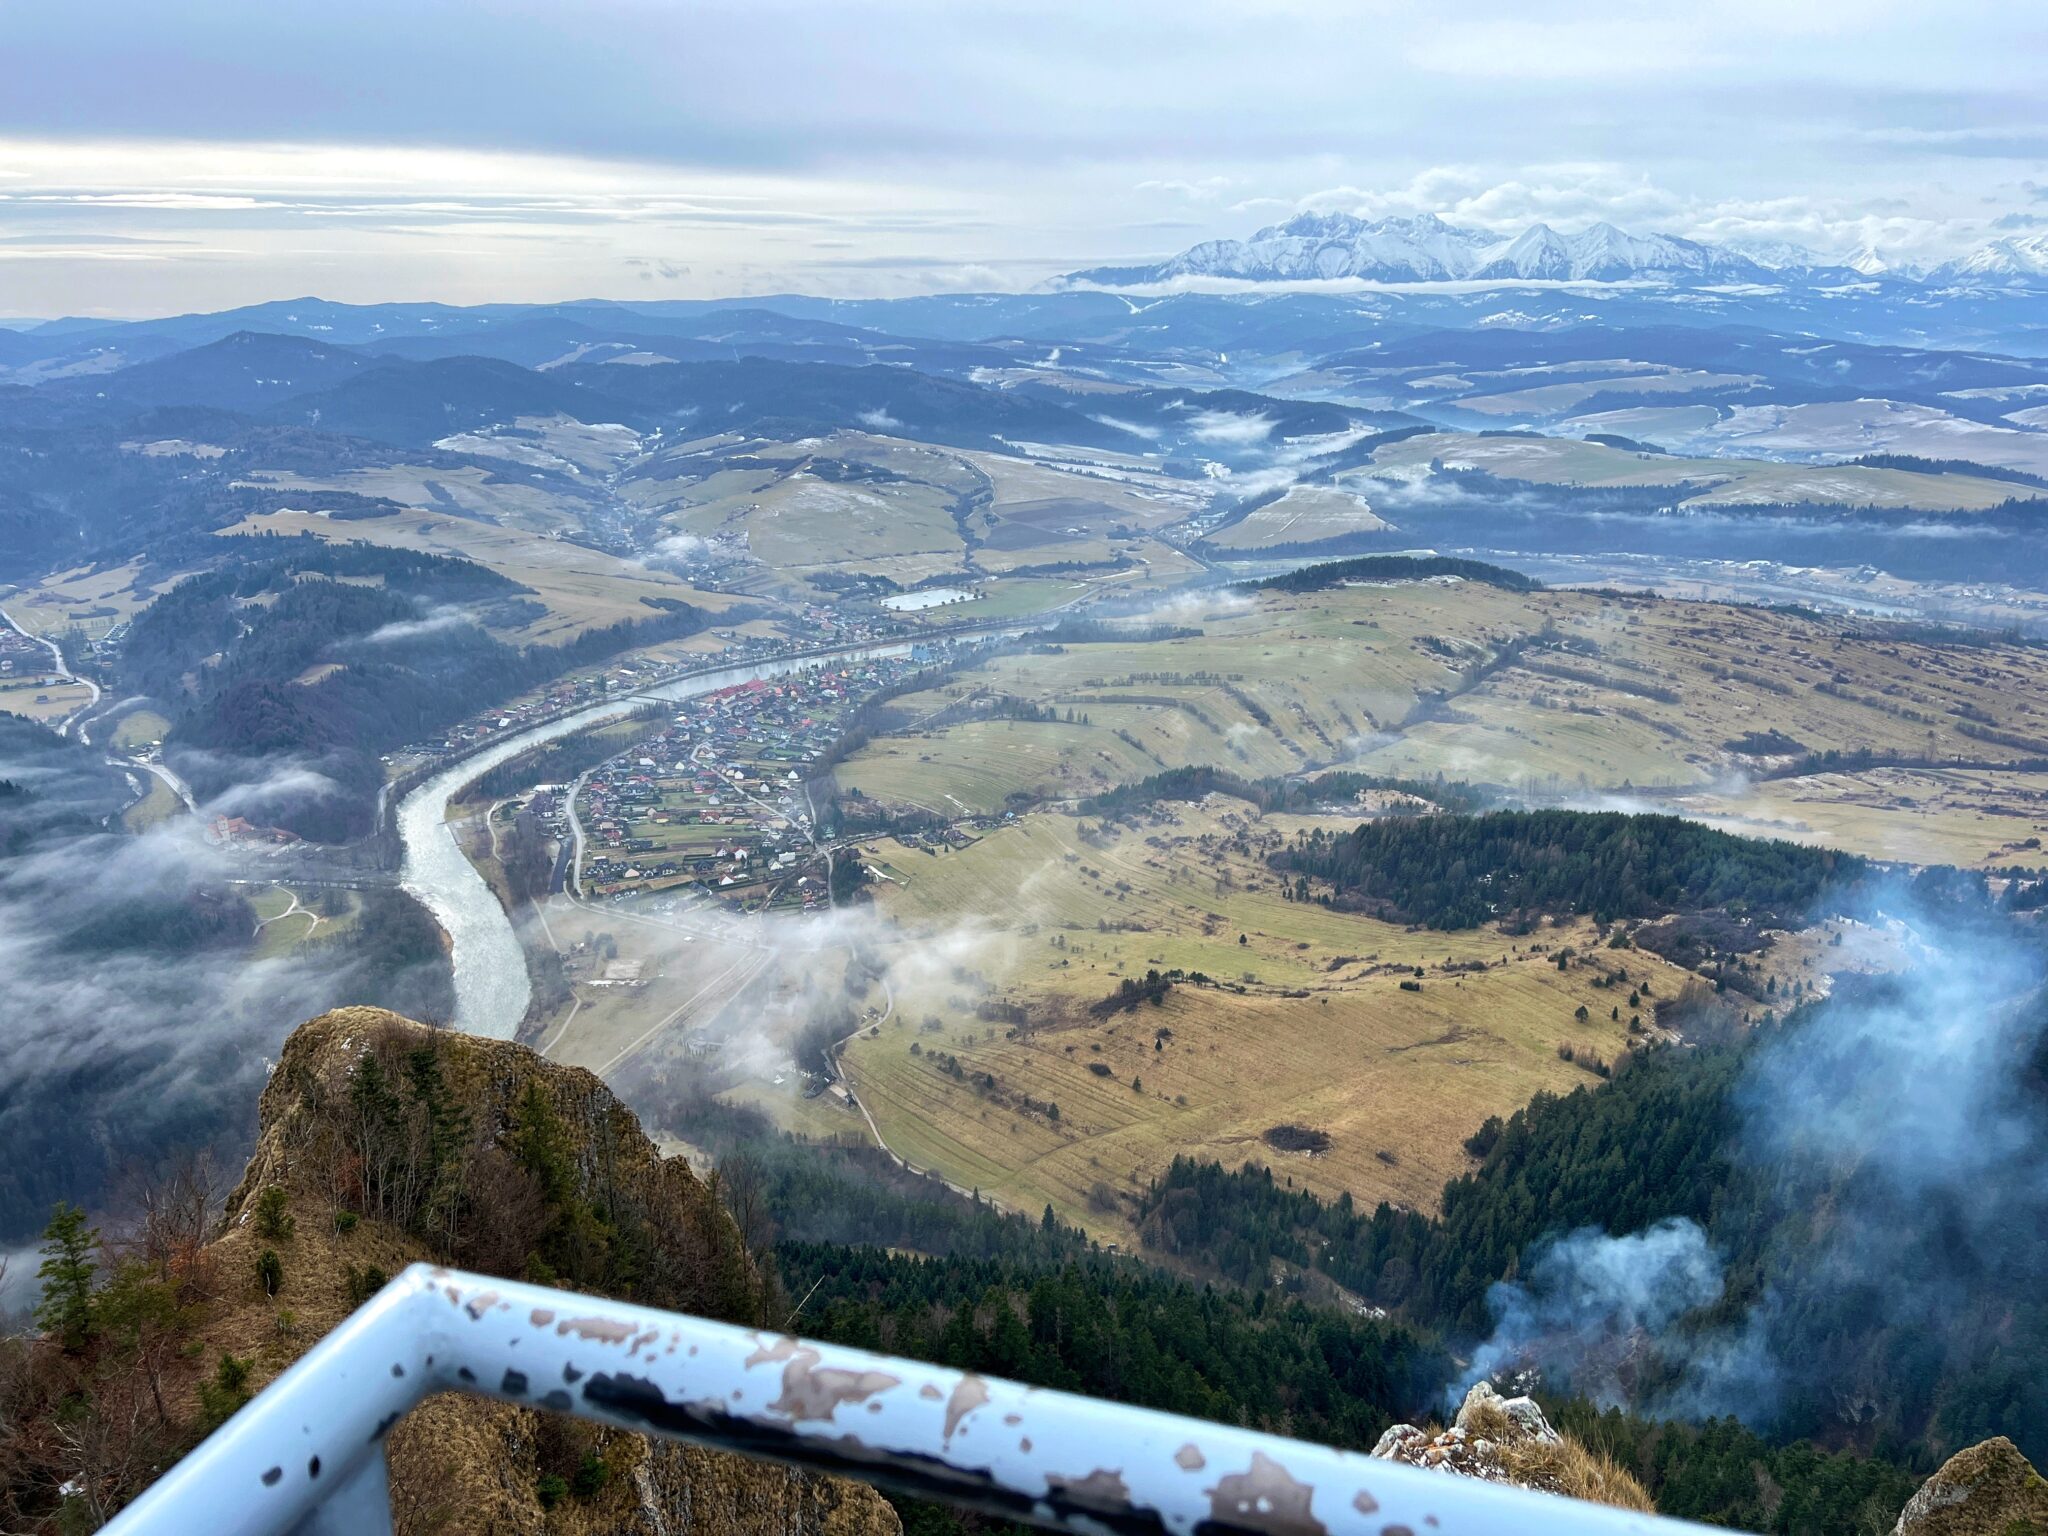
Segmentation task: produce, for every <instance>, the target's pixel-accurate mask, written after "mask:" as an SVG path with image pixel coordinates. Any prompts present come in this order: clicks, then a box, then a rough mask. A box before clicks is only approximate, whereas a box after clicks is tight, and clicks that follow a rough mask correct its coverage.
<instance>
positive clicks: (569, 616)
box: [221, 492, 741, 645]
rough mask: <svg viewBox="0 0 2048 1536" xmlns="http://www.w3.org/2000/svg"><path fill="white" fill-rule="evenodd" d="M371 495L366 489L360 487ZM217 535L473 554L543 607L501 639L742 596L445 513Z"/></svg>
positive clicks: (305, 518) (552, 636) (555, 637)
mask: <svg viewBox="0 0 2048 1536" xmlns="http://www.w3.org/2000/svg"><path fill="white" fill-rule="evenodd" d="M365 494H371V493H367V492H366V493H365ZM221 531H222V532H223V533H230V534H233V533H259V532H275V533H281V534H297V533H309V534H312V535H313V536H314V537H316V538H322V539H328V540H331V541H334V542H340V543H346V542H349V541H351V540H357V539H360V540H364V541H366V542H368V543H371V544H377V545H382V546H385V547H387V548H392V549H416V550H424V551H425V552H427V553H429V554H436V555H458V556H461V557H462V558H464V559H468V560H474V561H475V562H476V563H477V564H478V565H482V566H486V567H488V568H489V569H491V570H494V571H496V572H498V573H499V574H500V575H502V576H506V577H509V578H510V579H511V580H513V581H516V582H519V583H520V584H522V585H523V586H527V587H531V588H532V589H533V593H534V598H535V600H537V601H539V602H541V603H544V604H546V605H547V609H548V611H547V613H546V614H545V615H543V616H542V617H540V618H537V619H535V620H534V621H533V622H532V623H531V624H528V625H525V626H523V627H522V628H519V629H514V630H507V631H505V632H504V635H503V638H504V639H506V640H507V641H508V642H511V643H516V644H534V643H539V644H547V645H559V644H561V643H562V642H563V641H565V640H569V639H572V638H574V637H575V636H577V635H579V634H581V633H583V631H585V630H587V629H601V628H603V627H604V626H605V625H607V624H616V623H617V622H618V621H619V620H621V619H645V618H648V617H650V616H652V615H653V614H655V613H656V612H657V611H658V610H657V609H655V608H653V607H651V606H649V604H648V603H647V602H644V601H642V599H644V598H651V599H663V598H669V599H674V600H676V601H679V602H685V603H690V604H692V605H693V606H696V607H699V608H703V609H705V610H706V611H708V612H712V613H722V612H724V611H725V610H727V609H729V608H731V607H733V606H734V605H735V604H736V603H738V602H740V601H741V599H739V598H736V597H734V596H732V595H731V594H729V593H721V592H707V591H704V590H702V589H701V588H698V587H693V586H691V585H689V584H688V583H687V582H684V581H681V580H679V579H678V578H676V577H674V576H671V575H669V574H668V573H667V572H665V571H658V570H653V569H650V568H649V567H647V566H644V565H640V564H638V563H636V562H634V561H631V560H622V559H620V558H619V557H618V556H616V555H608V554H605V553H603V552H602V551H600V550H595V549H588V548H585V547H584V546H582V545H580V544H572V543H569V542H567V541H566V540H562V539H547V538H533V537H531V536H530V535H528V534H526V533H523V532H521V531H520V530H518V529H514V528H505V527H498V526H494V525H493V524H490V523H483V522H477V521H475V520H474V519H471V518H465V517H451V516H448V515H446V514H444V513H436V512H420V511H407V512H401V513H397V514H394V515H393V516H390V517H375V518H365V519H361V520H355V521H342V522H337V521H336V520H334V519H333V518H329V517H323V516H320V515H319V514H317V513H311V512H277V513H272V514H269V515H259V516H254V517H249V518H246V519H244V520H243V521H242V522H240V523H237V524H235V525H234V526H233V527H230V528H225V529H222V530H221Z"/></svg>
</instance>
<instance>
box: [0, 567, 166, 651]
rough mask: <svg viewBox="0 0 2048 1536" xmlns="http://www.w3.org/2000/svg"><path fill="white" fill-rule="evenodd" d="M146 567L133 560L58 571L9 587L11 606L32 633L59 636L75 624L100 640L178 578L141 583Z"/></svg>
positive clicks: (15, 616) (22, 625)
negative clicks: (138, 583)
mask: <svg viewBox="0 0 2048 1536" xmlns="http://www.w3.org/2000/svg"><path fill="white" fill-rule="evenodd" d="M142 569H143V562H142V561H140V560H131V561H129V562H128V563H127V564H126V565H117V566H108V567H103V568H102V567H95V566H80V567H75V568H73V569H71V570H68V571H56V572H53V573H52V574H51V575H48V576H45V577H44V578H43V579H42V580H41V581H39V582H36V583H34V584H33V585H31V586H27V587H23V588H21V589H20V590H19V591H16V592H13V593H10V594H9V595H8V597H7V598H6V608H7V611H8V612H9V613H10V614H12V615H13V616H14V618H15V621H16V622H17V623H19V624H20V625H21V627H22V628H24V629H26V630H28V631H29V632H30V633H31V634H36V635H41V636H44V637H45V638H48V639H55V638H56V637H57V636H59V635H62V634H63V633H64V632H65V631H66V630H71V629H76V630H78V631H80V632H81V633H83V634H84V635H85V637H86V638H87V639H89V640H97V639H100V638H101V637H102V636H104V635H105V634H106V633H107V631H108V630H110V629H112V628H113V627H114V626H115V625H116V624H123V623H126V622H127V621H128V620H129V619H132V618H134V617H135V615H136V614H137V613H139V612H141V611H142V609H144V608H146V607H147V606H149V604H150V603H151V601H153V600H154V599H155V598H156V597H157V596H158V595H160V594H161V593H162V592H164V591H166V590H167V589H168V588H169V587H170V586H171V584H172V583H173V582H174V581H175V580H176V579H177V578H176V577H175V576H174V575H162V574H160V575H159V577H158V579H157V580H156V581H154V582H151V583H146V584H144V585H143V586H142V587H140V588H138V587H137V586H136V579H137V578H138V577H139V576H140V575H141V574H142Z"/></svg>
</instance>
